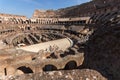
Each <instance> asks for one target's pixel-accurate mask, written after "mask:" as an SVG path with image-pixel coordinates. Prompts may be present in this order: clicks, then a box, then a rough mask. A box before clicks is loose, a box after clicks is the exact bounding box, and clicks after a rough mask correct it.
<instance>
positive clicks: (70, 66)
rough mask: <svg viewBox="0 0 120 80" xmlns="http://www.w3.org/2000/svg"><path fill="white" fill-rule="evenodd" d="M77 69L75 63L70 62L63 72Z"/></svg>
mask: <svg viewBox="0 0 120 80" xmlns="http://www.w3.org/2000/svg"><path fill="white" fill-rule="evenodd" d="M75 68H77V63H76V62H75V61H70V62H68V63H67V64H66V65H65V68H64V69H65V70H71V69H75Z"/></svg>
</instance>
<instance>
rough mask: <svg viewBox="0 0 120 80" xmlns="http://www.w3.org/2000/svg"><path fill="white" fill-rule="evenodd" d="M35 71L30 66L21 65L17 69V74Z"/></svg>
mask: <svg viewBox="0 0 120 80" xmlns="http://www.w3.org/2000/svg"><path fill="white" fill-rule="evenodd" d="M28 73H33V70H32V69H31V68H30V67H26V66H20V67H18V68H17V70H16V74H28Z"/></svg>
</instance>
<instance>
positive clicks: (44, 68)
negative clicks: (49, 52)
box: [43, 64, 57, 71]
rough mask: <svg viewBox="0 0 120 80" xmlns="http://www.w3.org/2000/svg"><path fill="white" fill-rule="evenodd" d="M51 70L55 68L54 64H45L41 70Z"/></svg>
mask: <svg viewBox="0 0 120 80" xmlns="http://www.w3.org/2000/svg"><path fill="white" fill-rule="evenodd" d="M53 70H57V67H55V66H54V65H50V64H49V65H45V67H43V71H53Z"/></svg>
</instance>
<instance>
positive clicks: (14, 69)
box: [0, 0, 120, 80]
mask: <svg viewBox="0 0 120 80" xmlns="http://www.w3.org/2000/svg"><path fill="white" fill-rule="evenodd" d="M119 9H120V0H92V1H90V2H87V3H84V4H81V5H77V6H72V7H67V8H63V9H58V10H46V11H43V10H35V12H34V14H33V16H32V18H30V19H28V18H27V17H26V16H20V15H12V14H2V13H1V14H0V80H120V55H119V54H120V10H119Z"/></svg>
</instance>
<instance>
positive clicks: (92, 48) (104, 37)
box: [83, 25, 120, 80]
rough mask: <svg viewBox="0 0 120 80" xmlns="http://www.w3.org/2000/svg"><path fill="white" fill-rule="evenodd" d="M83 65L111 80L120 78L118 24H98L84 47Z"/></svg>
mask: <svg viewBox="0 0 120 80" xmlns="http://www.w3.org/2000/svg"><path fill="white" fill-rule="evenodd" d="M83 65H84V67H87V68H91V69H95V70H97V71H99V72H101V73H102V74H103V75H104V76H106V77H108V79H111V80H119V79H120V26H119V25H114V26H104V27H102V26H100V27H99V28H98V29H97V30H96V31H95V32H94V33H93V35H92V36H91V37H90V39H89V41H88V42H87V45H86V48H85V60H84V63H83Z"/></svg>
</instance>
